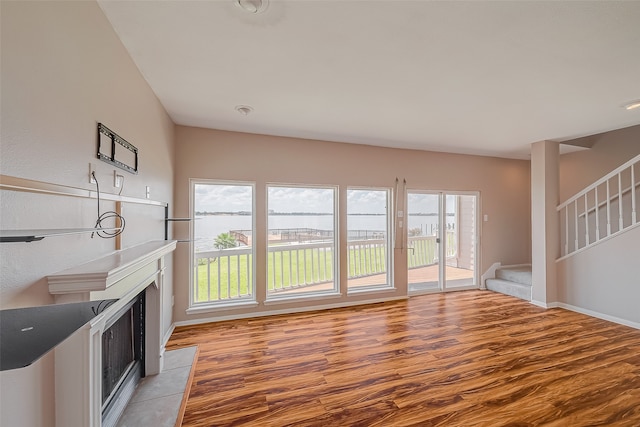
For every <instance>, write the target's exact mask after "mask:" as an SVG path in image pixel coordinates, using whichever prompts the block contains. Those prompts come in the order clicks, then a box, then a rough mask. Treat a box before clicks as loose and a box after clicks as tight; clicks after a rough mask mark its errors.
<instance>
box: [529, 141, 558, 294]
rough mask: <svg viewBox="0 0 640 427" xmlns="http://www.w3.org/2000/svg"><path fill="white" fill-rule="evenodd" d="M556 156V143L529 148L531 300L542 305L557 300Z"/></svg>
mask: <svg viewBox="0 0 640 427" xmlns="http://www.w3.org/2000/svg"><path fill="white" fill-rule="evenodd" d="M559 157H560V152H559V144H558V143H557V142H552V141H541V142H536V143H534V144H532V145H531V264H532V290H531V300H532V302H533V303H535V304H537V305H541V306H547V305H548V304H549V303H553V302H556V301H557V289H556V259H557V258H558V257H559V254H560V226H559V219H558V212H557V211H556V207H557V205H558V197H559V194H558V193H559V188H558V187H559Z"/></svg>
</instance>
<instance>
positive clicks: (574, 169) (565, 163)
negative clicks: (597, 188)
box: [560, 125, 640, 202]
mask: <svg viewBox="0 0 640 427" xmlns="http://www.w3.org/2000/svg"><path fill="white" fill-rule="evenodd" d="M583 139H584V138H583ZM588 139H589V142H593V147H592V148H591V149H588V150H584V151H576V152H573V153H567V154H563V155H562V156H560V202H563V201H565V200H567V199H569V198H570V197H571V196H573V195H574V194H576V193H578V192H580V191H582V190H583V189H584V188H586V187H587V186H589V185H591V184H592V183H594V182H595V181H597V180H598V179H600V178H602V177H603V176H605V175H606V174H608V173H609V172H611V171H612V170H614V169H616V168H617V167H618V166H620V165H622V164H624V163H625V162H626V161H628V160H630V159H631V158H633V157H634V156H637V155H638V154H640V125H638V126H632V127H628V128H624V129H619V130H614V131H611V132H606V133H603V134H599V135H596V136H592V137H588Z"/></svg>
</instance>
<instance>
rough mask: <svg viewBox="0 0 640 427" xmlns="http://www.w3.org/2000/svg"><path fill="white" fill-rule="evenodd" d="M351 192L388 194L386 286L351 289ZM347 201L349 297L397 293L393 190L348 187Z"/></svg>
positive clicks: (347, 289)
mask: <svg viewBox="0 0 640 427" xmlns="http://www.w3.org/2000/svg"><path fill="white" fill-rule="evenodd" d="M349 190H368V191H384V192H385V193H386V194H387V206H386V208H387V209H386V210H387V218H386V221H385V222H386V227H387V230H386V231H387V233H386V234H387V238H386V240H387V241H386V250H387V257H386V258H387V259H386V262H387V272H386V275H387V280H386V283H385V284H377V285H368V286H359V287H357V288H349V265H350V263H349V194H348V192H349ZM345 196H346V197H345V199H346V207H345V215H346V217H347V218H346V219H347V230H346V233H347V236H346V242H347V247H346V248H345V250H346V251H347V264H346V265H345V266H344V268H346V269H347V274H346V276H347V283H346V286H345V288H346V291H347V295H355V294H364V293H374V292H389V291H395V290H396V287H395V283H394V269H395V256H394V255H395V250H394V242H395V230H394V222H393V219H394V215H395V212H394V200H395V199H394V196H395V195H394V194H393V189H392V188H391V187H372V186H347V187H346V189H345Z"/></svg>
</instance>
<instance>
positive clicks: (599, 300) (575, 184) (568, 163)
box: [557, 125, 640, 323]
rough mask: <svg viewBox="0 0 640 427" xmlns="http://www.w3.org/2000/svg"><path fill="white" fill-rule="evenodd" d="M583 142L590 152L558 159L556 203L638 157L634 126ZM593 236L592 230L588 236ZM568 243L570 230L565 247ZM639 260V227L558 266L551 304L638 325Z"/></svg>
mask: <svg viewBox="0 0 640 427" xmlns="http://www.w3.org/2000/svg"><path fill="white" fill-rule="evenodd" d="M588 139H589V140H590V141H592V142H593V143H594V144H593V147H592V148H591V149H589V150H584V151H579V152H575V153H569V154H564V155H562V156H560V201H561V202H562V201H565V200H567V199H568V198H569V197H571V196H573V195H574V194H576V193H578V192H579V191H581V190H583V189H584V188H585V187H587V186H589V185H591V184H592V183H594V182H595V181H597V180H598V179H600V178H602V177H603V176H604V175H606V174H607V173H609V172H611V171H612V170H614V169H616V168H617V167H618V166H620V165H622V164H624V163H626V162H627V161H628V160H630V159H631V158H633V157H635V156H636V155H638V154H640V125H639V126H632V127H628V128H624V129H619V130H615V131H611V132H606V133H603V134H600V135H596V136H593V137H588ZM636 169H637V168H636ZM612 214H613V215H614V218H615V217H617V202H616V203H615V204H612ZM600 219H601V222H602V221H604V219H605V216H604V215H602V212H601V215H600ZM592 220H593V216H592ZM593 227H595V225H594V226H593ZM601 227H602V225H601ZM616 229H617V223H615V222H614V231H615V230H616ZM594 234H595V233H594V232H593V230H592V232H591V235H594ZM579 238H580V239H584V238H583V237H579ZM573 239H574V237H573V230H572V229H571V230H570V239H569V241H570V242H572V241H573ZM639 254H640V227H637V228H635V229H632V230H630V231H627V232H625V233H623V234H622V235H620V236H617V237H614V238H612V239H610V240H607V241H605V242H602V243H599V244H597V245H595V246H593V247H591V248H589V249H587V250H585V251H583V252H581V253H578V254H576V255H573V256H571V257H569V258H567V259H565V260H563V261H560V262H558V263H557V301H558V302H560V303H563V304H568V305H571V306H573V307H576V308H577V309H581V310H589V311H591V312H595V313H600V314H602V315H606V316H610V317H614V318H618V319H621V320H623V321H628V322H636V323H640V310H639V309H638V301H640V264H639V263H638V255H639Z"/></svg>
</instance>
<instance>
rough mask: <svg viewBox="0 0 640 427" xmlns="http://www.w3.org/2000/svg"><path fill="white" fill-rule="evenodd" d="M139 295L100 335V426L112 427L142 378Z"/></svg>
mask: <svg viewBox="0 0 640 427" xmlns="http://www.w3.org/2000/svg"><path fill="white" fill-rule="evenodd" d="M144 297H145V292H140V293H139V294H138V295H137V296H136V297H135V298H134V299H133V300H132V301H131V302H130V303H128V304H127V305H126V306H125V307H123V308H122V309H121V310H120V311H119V312H118V313H116V314H115V315H114V316H113V317H112V318H111V319H110V320H108V321H107V322H106V324H105V327H106V328H107V329H106V330H105V331H104V332H103V333H102V427H111V426H115V425H116V423H117V422H118V419H119V418H120V416H121V415H122V413H123V412H124V409H125V408H126V405H127V403H128V402H129V400H130V399H131V396H132V395H133V392H134V391H135V388H136V386H137V385H138V383H139V382H140V379H141V378H142V377H144V331H145V323H144V300H145V298H144Z"/></svg>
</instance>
